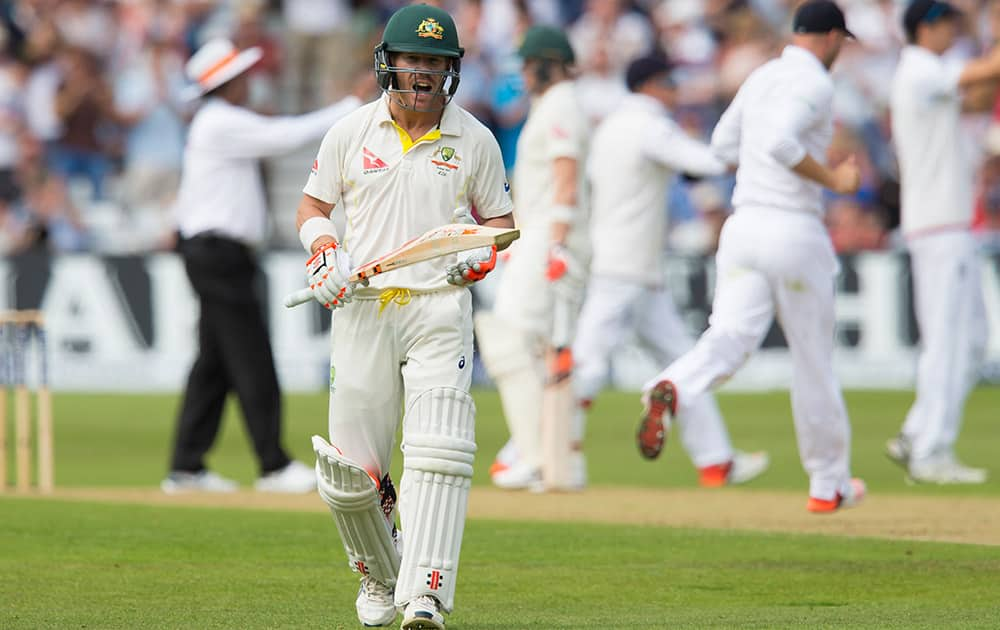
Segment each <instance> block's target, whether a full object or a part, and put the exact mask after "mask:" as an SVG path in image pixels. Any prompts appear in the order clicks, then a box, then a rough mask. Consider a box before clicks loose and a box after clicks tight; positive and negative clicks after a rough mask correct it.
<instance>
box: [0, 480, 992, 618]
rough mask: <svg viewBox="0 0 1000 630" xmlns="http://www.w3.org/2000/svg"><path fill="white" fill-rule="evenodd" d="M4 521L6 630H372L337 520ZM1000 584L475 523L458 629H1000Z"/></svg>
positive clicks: (784, 543) (820, 550) (74, 517)
mask: <svg viewBox="0 0 1000 630" xmlns="http://www.w3.org/2000/svg"><path fill="white" fill-rule="evenodd" d="M0 510H2V511H3V513H4V514H5V516H4V519H3V520H4V521H5V523H4V527H3V528H0V549H2V550H3V553H2V554H0V575H2V576H3V579H2V580H0V627H2V628H4V629H14V628H18V629H20V628H144V629H152V628H206V629H208V628H356V627H358V623H357V621H356V619H355V617H354V607H353V601H354V595H355V592H356V584H357V583H356V579H355V577H354V576H353V575H352V574H351V573H350V572H349V571H348V570H347V568H346V566H345V565H346V563H345V561H344V558H343V552H342V551H341V550H340V546H339V544H337V542H336V539H335V537H336V533H335V530H334V529H333V527H332V526H331V523H330V520H329V517H328V516H327V515H325V514H321V513H316V514H301V513H276V512H263V511H261V512H254V511H233V510H209V509H195V508H167V507H147V506H123V505H99V504H88V503H74V502H57V501H42V500H24V499H20V500H19V499H8V500H4V501H0ZM15 513H16V517H15V518H12V516H14V514H15ZM998 572H1000V549H998V548H989V547H975V546H968V545H945V544H929V543H911V542H891V541H874V540H863V539H836V538H823V537H817V536H779V535H763V534H742V533H741V534H735V533H719V532H700V531H692V530H676V529H675V530H672V529H661V528H651V527H613V526H600V525H579V524H573V525H551V524H531V525H529V524H517V523H497V522H491V521H472V522H470V523H469V526H468V528H467V533H466V541H465V545H464V553H463V558H462V569H461V573H462V575H461V586H460V589H459V593H458V596H457V605H458V610H457V612H456V614H455V615H454V616H452V617H451V618H450V620H449V628H450V629H451V630H480V629H482V630H485V629H488V628H667V627H669V628H708V627H720V628H733V627H740V628H785V627H803V628H820V627H850V628H942V627H951V628H954V627H962V628H990V627H993V628H995V627H996V620H997V619H1000V603H998V601H997V599H996V582H995V578H996V575H997V574H998Z"/></svg>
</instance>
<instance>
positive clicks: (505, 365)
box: [476, 26, 590, 489]
mask: <svg viewBox="0 0 1000 630" xmlns="http://www.w3.org/2000/svg"><path fill="white" fill-rule="evenodd" d="M518 54H519V55H520V56H521V57H522V58H523V59H524V67H523V70H522V75H523V77H524V81H525V85H526V88H527V90H528V92H529V93H530V94H531V95H532V103H531V110H530V111H529V113H528V119H527V121H526V122H525V124H524V128H523V129H522V130H521V135H520V137H519V138H518V142H517V163H516V164H515V166H514V201H515V203H514V207H515V211H514V214H515V218H516V221H517V227H518V229H520V230H521V238H520V240H518V241H517V242H515V243H514V244H513V245H512V246H511V248H510V250H509V251H510V259H509V261H508V263H507V264H506V265H505V267H504V271H503V275H502V277H501V278H500V284H499V286H498V287H497V294H496V299H495V302H494V305H493V310H492V312H479V313H477V314H476V339H477V341H478V342H479V349H480V352H481V353H482V359H483V364H484V365H485V367H486V369H487V370H488V371H489V373H490V376H491V377H492V378H493V380H494V382H495V383H496V385H497V390H498V391H499V392H500V399H501V403H502V405H503V411H504V416H505V417H506V419H507V425H508V427H509V429H510V435H511V441H512V443H513V444H514V446H515V448H516V452H517V455H518V456H517V459H516V462H514V463H513V464H512V465H510V466H509V467H504V468H502V469H500V470H498V471H496V472H495V474H493V475H492V478H493V481H494V483H495V484H497V485H498V486H500V487H503V488H508V489H518V488H527V487H531V486H534V485H535V484H537V483H538V482H539V481H540V479H541V464H542V454H541V416H542V392H543V386H544V381H545V374H546V368H545V353H546V351H547V350H548V349H551V348H564V347H568V346H569V343H570V340H571V339H572V336H573V332H574V330H575V319H576V316H577V315H578V313H579V309H580V305H581V303H582V299H583V290H584V287H585V283H586V265H587V259H588V258H589V242H588V238H587V234H586V225H587V215H588V211H587V195H586V182H585V172H584V171H585V169H584V165H585V159H586V151H587V141H588V134H589V133H590V129H589V124H588V122H587V118H586V115H585V114H584V113H583V110H582V109H581V108H580V99H579V96H578V95H577V93H576V87H575V83H574V81H573V80H572V64H573V62H574V59H575V56H574V54H573V49H572V47H571V46H570V43H569V39H567V37H566V35H565V34H564V33H563V32H562V31H560V30H558V29H556V28H552V27H547V26H535V27H532V28H530V29H528V31H527V32H526V33H525V36H524V41H523V42H522V44H521V47H520V49H519V50H518ZM581 466H582V463H579V464H578V469H579V468H580V467H581ZM581 481H582V480H581Z"/></svg>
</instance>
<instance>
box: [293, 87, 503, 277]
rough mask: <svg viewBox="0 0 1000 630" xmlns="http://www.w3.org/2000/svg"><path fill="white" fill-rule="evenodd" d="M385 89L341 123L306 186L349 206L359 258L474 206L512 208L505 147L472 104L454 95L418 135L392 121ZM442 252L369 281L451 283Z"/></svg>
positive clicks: (489, 210) (487, 213) (489, 213)
mask: <svg viewBox="0 0 1000 630" xmlns="http://www.w3.org/2000/svg"><path fill="white" fill-rule="evenodd" d="M387 98H388V97H385V96H383V97H382V98H380V99H378V100H377V101H374V102H372V103H369V104H368V105H365V106H364V107H362V108H360V109H359V110H357V111H356V112H354V113H352V114H350V115H349V116H347V117H346V118H344V119H343V120H341V121H340V122H338V123H337V124H336V125H334V126H333V127H332V128H331V129H330V131H329V132H327V134H326V137H324V138H323V144H322V145H321V146H320V149H319V155H318V156H317V158H316V161H315V163H314V164H313V170H312V172H311V173H310V175H309V179H308V181H307V182H306V185H305V188H304V189H303V192H305V193H306V194H307V195H310V196H312V197H315V198H316V199H319V200H320V201H323V202H326V203H332V204H334V210H333V212H344V213H345V219H346V225H347V231H346V234H345V235H344V239H343V244H344V247H345V248H346V250H347V252H348V253H349V254H350V255H351V262H352V264H354V265H355V266H358V265H361V264H363V263H366V262H368V261H370V260H373V259H375V258H377V257H379V256H382V255H384V254H385V253H387V252H389V251H392V250H393V249H395V248H397V247H399V246H400V245H402V244H403V243H405V242H406V241H409V240H410V239H413V238H415V237H418V236H420V235H421V234H423V233H424V232H426V231H427V230H430V229H432V228H436V227H440V226H442V225H445V224H448V223H452V222H453V214H454V211H455V209H456V208H459V207H463V206H470V207H473V208H475V210H476V213H477V214H478V215H479V216H480V217H481V218H483V219H489V218H493V217H499V216H503V215H505V214H509V213H510V212H511V210H512V204H511V200H510V194H509V187H508V186H507V180H506V177H505V174H504V167H503V159H502V158H501V156H500V147H499V146H498V145H497V142H496V140H495V139H494V138H493V134H491V133H490V131H489V130H488V129H487V128H486V127H484V126H483V125H482V123H480V122H479V121H478V120H476V119H475V117H473V116H472V114H470V113H468V112H467V111H465V110H464V109H462V108H461V107H459V106H457V105H455V104H452V103H449V104H448V105H447V106H446V107H445V109H444V112H443V114H442V116H441V123H440V125H439V127H438V128H436V129H434V130H432V131H431V132H429V133H427V134H425V135H424V136H423V137H421V138H417V139H411V138H410V137H409V136H408V135H407V134H406V132H405V131H403V130H402V129H401V128H400V127H399V126H398V125H396V123H395V122H394V121H393V119H392V116H391V115H390V112H389V106H388V100H387ZM454 261H455V257H454V256H443V257H439V258H434V259H431V260H428V261H426V262H422V263H418V264H416V265H412V266H410V267H406V268H404V269H400V270H398V271H393V272H392V273H388V274H385V275H382V276H376V277H375V278H373V279H372V280H371V288H373V289H384V288H388V287H400V288H406V289H418V290H433V289H439V288H445V287H448V286H450V285H448V284H447V282H446V280H445V269H446V268H447V266H448V265H450V264H452V263H453V262H454Z"/></svg>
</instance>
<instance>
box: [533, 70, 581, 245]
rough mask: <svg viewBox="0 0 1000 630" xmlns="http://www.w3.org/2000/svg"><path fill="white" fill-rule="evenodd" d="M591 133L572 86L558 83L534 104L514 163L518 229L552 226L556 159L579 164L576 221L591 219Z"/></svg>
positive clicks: (537, 98)
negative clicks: (588, 174)
mask: <svg viewBox="0 0 1000 630" xmlns="http://www.w3.org/2000/svg"><path fill="white" fill-rule="evenodd" d="M589 134H590V125H589V123H588V122H587V116H586V114H584V112H583V109H582V108H581V107H580V99H579V96H578V94H577V92H576V87H575V85H574V83H573V82H572V81H562V82H560V83H556V84H555V85H553V86H551V87H550V88H549V89H547V90H545V92H544V93H542V94H541V95H540V96H538V97H536V98H535V99H534V100H533V101H532V103H531V110H530V111H529V112H528V119H527V121H525V123H524V128H523V129H521V135H520V136H519V137H518V140H517V162H516V163H515V164H514V218H515V220H516V222H517V226H518V227H519V228H522V229H524V228H528V229H531V228H534V227H546V226H548V224H549V223H550V222H551V220H552V215H551V211H552V209H553V207H554V203H555V202H554V195H555V183H554V182H553V179H552V163H553V162H554V161H555V160H556V159H557V158H572V159H574V160H576V161H577V174H578V181H577V194H576V203H577V205H576V212H577V216H576V217H574V222H576V221H583V220H585V219H586V217H587V215H588V211H587V207H588V205H587V194H586V168H585V164H586V157H587V143H588V136H589Z"/></svg>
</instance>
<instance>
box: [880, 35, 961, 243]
mask: <svg viewBox="0 0 1000 630" xmlns="http://www.w3.org/2000/svg"><path fill="white" fill-rule="evenodd" d="M963 67H964V66H963V64H962V63H960V62H948V61H946V60H945V59H943V58H942V57H940V56H938V55H935V54H934V53H932V52H931V51H929V50H927V49H926V48H922V47H920V46H907V47H906V48H904V49H903V52H902V55H901V56H900V60H899V66H898V67H897V68H896V76H895V77H894V78H893V82H892V96H891V100H890V107H891V111H892V140H893V143H894V144H895V146H896V155H897V159H898V160H899V174H900V188H901V190H900V204H901V211H902V217H901V219H902V221H901V226H902V231H903V235H904V236H906V237H913V236H919V235H920V234H922V233H926V232H928V231H931V232H933V231H938V230H945V229H966V228H968V227H969V226H970V224H971V222H972V213H973V209H974V208H973V205H974V204H973V173H972V165H971V164H969V161H968V159H967V156H966V152H965V150H964V147H963V145H962V142H963V140H962V130H961V127H960V118H961V113H962V99H961V96H960V94H959V90H958V79H959V76H960V75H961V74H962V69H963Z"/></svg>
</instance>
